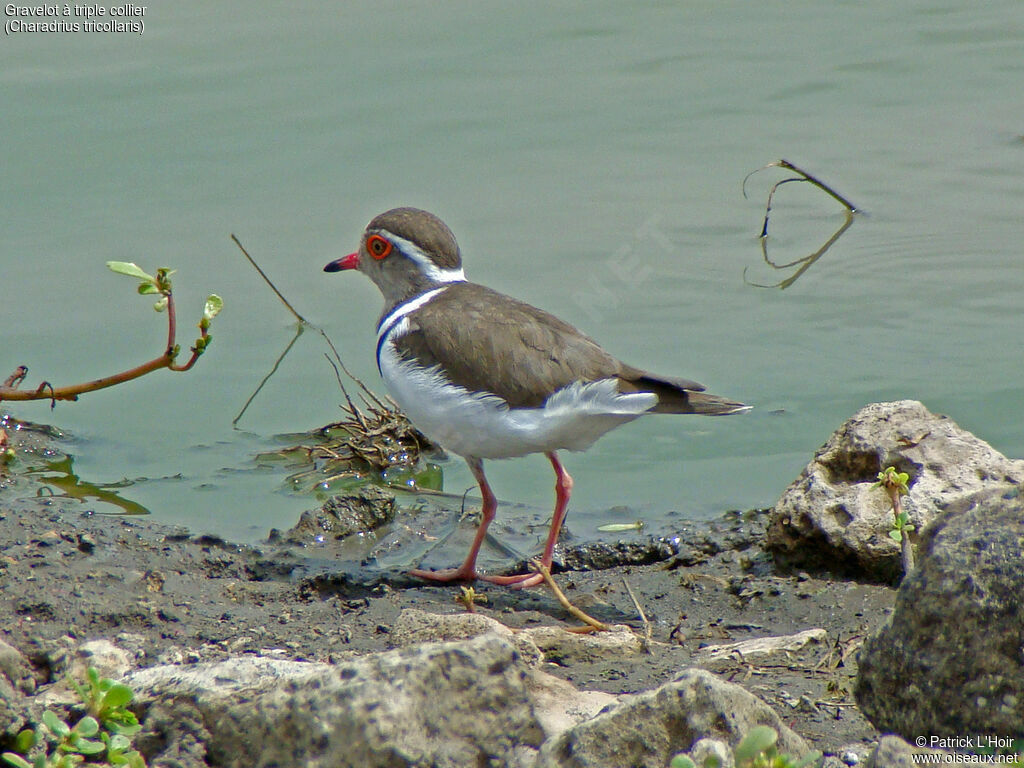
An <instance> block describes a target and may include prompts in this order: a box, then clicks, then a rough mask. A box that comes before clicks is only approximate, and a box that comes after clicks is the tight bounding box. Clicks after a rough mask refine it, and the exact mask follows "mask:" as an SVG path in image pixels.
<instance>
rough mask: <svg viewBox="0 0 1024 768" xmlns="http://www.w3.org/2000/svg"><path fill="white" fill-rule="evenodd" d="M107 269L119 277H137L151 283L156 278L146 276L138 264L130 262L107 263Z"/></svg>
mask: <svg viewBox="0 0 1024 768" xmlns="http://www.w3.org/2000/svg"><path fill="white" fill-rule="evenodd" d="M107 269H109V270H110V271H111V272H117V274H119V275H128V277H137V278H139V280H148V281H149V282H151V283H152V282H156V278H155V277H153V275H150V274H148V273H147V272H145V271H144V270H143V269H142V268H141V267H140V266H139V265H138V264H135V263H134V262H131V261H108V262H107Z"/></svg>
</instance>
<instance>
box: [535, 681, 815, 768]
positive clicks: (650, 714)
mask: <svg viewBox="0 0 1024 768" xmlns="http://www.w3.org/2000/svg"><path fill="white" fill-rule="evenodd" d="M755 725H769V726H771V727H772V728H775V729H776V730H777V731H778V732H779V742H778V745H779V750H780V752H788V753H790V754H794V755H800V756H802V755H804V754H805V753H807V752H808V751H810V750H809V748H808V746H807V744H806V742H805V741H804V740H803V739H802V738H800V737H799V736H797V735H796V734H795V733H793V732H792V731H791V730H790V729H789V728H787V727H786V726H785V725H784V724H783V723H782V720H781V719H780V718H779V716H778V715H777V714H775V712H774V711H773V710H772V709H771V708H770V707H769V706H768V705H767V704H765V703H764V702H763V701H761V700H760V699H758V698H757V697H756V696H754V695H753V694H752V693H749V692H748V691H747V690H745V689H744V688H741V687H740V686H738V685H734V684H733V683H728V682H725V681H724V680H721V679H719V678H718V677H716V676H715V675H713V674H711V673H710V672H706V671H704V670H701V669H688V670H686V671H685V672H684V673H683V674H682V675H680V676H679V678H677V679H676V680H675V681H673V682H671V683H666V684H665V685H663V686H661V687H660V688H656V689H654V690H652V691H646V692H644V693H639V694H635V695H629V696H621V697H619V701H618V702H617V703H615V704H613V705H611V706H609V707H607V708H606V709H605V710H604V711H603V712H601V713H600V714H599V715H597V716H596V717H593V718H591V719H589V720H586V721H584V722H582V723H580V724H579V725H576V726H574V727H572V728H570V729H569V730H567V731H565V732H564V733H563V734H561V735H560V736H558V737H557V738H554V739H550V740H548V741H547V742H545V743H544V746H543V747H541V751H540V755H539V757H538V760H537V765H536V768H609V767H610V766H630V768H665V766H666V765H668V762H669V760H670V759H671V757H672V756H673V755H675V754H677V753H679V752H685V751H688V750H690V749H691V748H692V747H693V745H694V744H695V743H696V742H698V741H699V740H701V739H706V738H713V739H718V740H720V741H725V742H727V743H729V744H730V745H732V746H735V745H736V744H737V743H739V741H740V739H741V738H742V737H743V735H744V734H746V732H747V731H749V730H750V729H751V728H752V727H753V726H755Z"/></svg>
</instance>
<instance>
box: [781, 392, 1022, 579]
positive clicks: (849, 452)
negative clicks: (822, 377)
mask: <svg viewBox="0 0 1024 768" xmlns="http://www.w3.org/2000/svg"><path fill="white" fill-rule="evenodd" d="M889 466H893V467H895V468H896V470H897V471H899V472H906V473H907V474H909V475H910V481H909V483H908V485H909V488H910V493H909V494H908V495H906V496H904V497H903V508H904V510H905V511H906V512H907V513H908V514H909V516H910V521H911V522H912V523H913V524H914V525H915V526H916V527H917V531H918V532H920V531H921V529H922V528H924V526H925V525H926V524H927V523H928V522H930V521H931V520H932V519H933V518H934V517H935V516H936V514H937V513H938V511H939V509H940V508H942V507H944V506H948V505H950V504H954V503H957V502H959V501H962V500H963V499H964V498H966V497H968V496H970V495H971V494H973V493H976V492H978V491H980V490H983V489H984V488H986V487H990V486H992V485H994V484H1007V483H1010V484H1019V483H1021V482H1022V481H1024V461H1013V460H1010V459H1007V458H1006V457H1005V456H1003V455H1002V454H1001V453H999V452H998V451H996V450H995V449H994V448H992V446H990V445H989V444H988V443H986V442H984V441H982V440H979V439H978V438H977V437H975V436H974V435H972V434H971V433H969V432H967V431H965V430H963V429H961V428H960V427H958V426H957V425H956V424H955V423H954V422H953V420H952V419H950V418H948V417H946V416H937V415H935V414H932V413H930V412H929V411H928V410H927V409H926V408H925V407H924V406H923V405H922V404H921V403H919V402H917V401H915V400H900V401H897V402H893V403H875V404H873V405H868V406H866V407H865V408H862V409H861V410H860V411H858V412H857V413H856V414H855V415H854V416H853V417H852V418H851V419H850V420H849V421H847V422H846V423H845V424H843V425H842V426H841V427H840V428H839V430H838V431H836V432H835V433H834V434H833V435H832V437H830V438H829V439H828V442H826V443H825V445H824V446H822V447H821V448H820V449H819V450H818V451H817V453H816V454H815V456H814V458H813V459H812V461H811V462H810V464H808V465H807V467H806V468H804V470H803V472H802V473H801V474H800V476H799V477H798V478H797V479H796V480H795V481H794V482H793V483H792V484H791V485H790V486H789V488H787V489H786V491H785V492H784V493H783V494H782V497H781V498H780V499H779V501H778V503H777V504H776V505H775V508H774V509H773V511H772V517H771V523H770V525H769V528H768V534H767V541H766V544H767V547H768V548H769V550H771V551H772V553H773V554H774V556H775V559H776V562H778V563H779V564H780V565H784V566H788V567H795V568H814V569H823V570H826V571H831V572H839V573H842V574H844V575H854V576H867V577H868V578H871V579H876V580H879V581H882V582H895V581H896V580H897V579H898V577H899V575H900V573H901V571H902V564H901V561H900V548H899V544H897V543H896V542H894V541H893V540H892V539H890V538H889V535H888V534H889V531H890V530H891V528H892V525H891V522H892V516H893V513H892V506H891V504H890V502H889V499H888V497H887V495H886V494H885V492H884V491H883V490H882V489H880V488H876V487H874V484H875V482H876V481H877V476H878V473H879V472H881V471H882V470H884V469H885V468H886V467H889Z"/></svg>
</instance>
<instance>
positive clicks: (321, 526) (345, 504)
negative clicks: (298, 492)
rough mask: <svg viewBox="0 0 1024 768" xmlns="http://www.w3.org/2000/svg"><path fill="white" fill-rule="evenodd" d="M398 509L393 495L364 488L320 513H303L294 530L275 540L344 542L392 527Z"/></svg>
mask: <svg viewBox="0 0 1024 768" xmlns="http://www.w3.org/2000/svg"><path fill="white" fill-rule="evenodd" d="M397 509H398V508H397V505H396V502H395V495H394V494H393V493H391V492H390V491H386V490H384V489H383V488H378V487H377V486H375V485H364V486H361V487H359V488H357V489H355V490H353V491H349V492H347V493H341V494H338V495H337V496H332V497H331V498H329V499H328V500H327V501H326V502H324V504H323V506H321V507H320V508H319V509H316V510H313V511H310V512H303V513H302V516H301V517H300V518H299V522H298V523H296V524H295V526H294V527H293V528H290V529H289V530H288V531H287V532H286V533H284V534H283V535H282V534H281V533H280V532H273V533H272V534H271V540H272V541H276V540H279V539H281V538H283V539H284V540H285V541H288V542H291V543H293V544H309V543H311V542H312V541H314V540H317V538H318V537H323V538H330V539H343V538H345V537H346V536H350V535H352V534H353V533H359V532H361V531H372V530H374V529H376V528H380V527H381V526H382V525H385V524H387V523H390V522H391V521H392V520H394V519H395V513H396V512H397ZM323 538H321V539H320V540H321V541H322V540H323Z"/></svg>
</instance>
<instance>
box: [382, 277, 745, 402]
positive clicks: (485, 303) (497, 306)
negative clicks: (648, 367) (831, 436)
mask: <svg viewBox="0 0 1024 768" xmlns="http://www.w3.org/2000/svg"><path fill="white" fill-rule="evenodd" d="M409 320H410V331H409V333H407V334H405V335H404V336H402V337H400V338H399V339H397V340H396V341H395V345H396V346H397V348H398V352H399V354H400V355H402V356H403V357H412V356H415V357H417V358H418V359H419V360H420V361H421V362H422V363H423V364H424V365H428V366H431V365H442V366H443V367H444V368H445V370H446V371H447V373H448V377H449V379H450V380H451V381H452V383H454V384H457V385H459V386H462V387H466V388H467V389H472V390H480V391H486V392H492V393H494V394H495V395H498V396H499V397H501V398H502V399H503V400H505V401H507V402H508V404H509V405H510V406H512V407H513V408H537V407H540V406H541V405H543V404H544V401H545V400H546V399H547V398H548V396H549V395H550V394H551V393H552V392H556V391H558V390H559V389H562V388H563V387H566V386H568V385H569V384H571V383H573V382H574V381H584V382H587V381H597V380H598V379H607V378H610V377H616V378H618V380H619V390H620V391H621V392H623V393H629V392H653V393H654V394H656V395H657V396H658V405H656V406H655V407H654V408H653V409H652V410H653V411H654V412H655V413H703V414H709V415H717V414H728V413H736V412H739V411H743V410H746V409H747V406H745V405H743V404H742V403H739V402H736V401H734V400H729V399H728V398H724V397H719V396H718V395H711V394H706V393H705V392H704V391H703V390H704V387H703V385H701V384H698V383H697V382H695V381H690V380H688V379H681V378H676V377H671V376H658V375H656V374H652V373H648V372H646V371H642V370H640V369H639V368H634V367H633V366H630V365H626V364H624V363H622V362H620V361H618V360H616V359H615V358H614V357H612V356H611V355H609V354H608V353H607V352H605V351H604V350H603V349H601V347H600V346H598V344H597V343H596V342H595V341H593V340H592V339H590V338H589V337H587V336H585V335H584V334H582V333H580V332H579V331H578V330H576V329H575V328H573V327H572V326H571V325H569V324H568V323H566V322H563V321H562V320H559V319H558V318H557V317H555V316H554V315H551V314H549V313H547V312H544V311H543V310H540V309H537V308H536V307H532V306H530V305H529V304H525V303H523V302H521V301H518V300H516V299H513V298H511V297H509V296H505V295H504V294H501V293H498V292H497V291H492V290H491V289H489V288H485V287H484V286H481V285H476V284H475V283H454V284H452V285H451V286H449V287H448V289H447V290H445V291H444V292H443V293H441V294H440V295H438V297H437V298H436V299H434V300H433V301H431V302H429V303H428V304H426V305H424V306H423V307H421V308H420V309H418V310H416V311H415V312H413V313H411V314H410V316H409Z"/></svg>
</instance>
